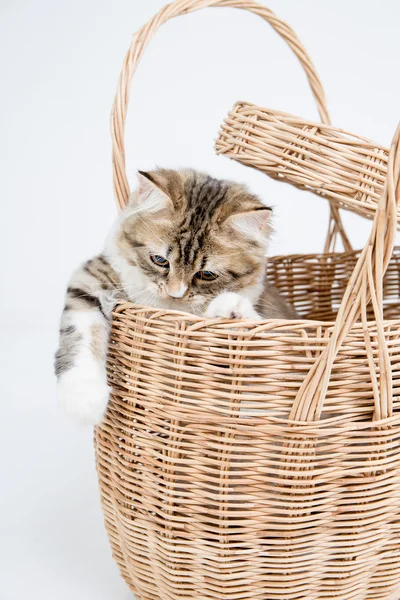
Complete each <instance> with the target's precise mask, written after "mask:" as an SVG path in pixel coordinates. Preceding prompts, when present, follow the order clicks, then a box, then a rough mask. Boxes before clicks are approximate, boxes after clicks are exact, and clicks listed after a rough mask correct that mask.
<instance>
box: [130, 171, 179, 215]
mask: <svg viewBox="0 0 400 600" xmlns="http://www.w3.org/2000/svg"><path fill="white" fill-rule="evenodd" d="M137 180H138V187H137V190H136V192H134V194H132V198H131V200H130V203H131V204H133V205H134V206H136V207H138V208H139V207H140V210H141V211H149V212H158V211H160V210H163V209H165V208H172V202H171V199H170V198H169V196H168V195H167V194H166V193H165V192H164V191H163V190H162V189H161V187H160V184H159V182H158V181H157V174H156V173H152V172H145V171H138V173H137Z"/></svg>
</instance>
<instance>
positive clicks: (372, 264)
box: [290, 124, 400, 421]
mask: <svg viewBox="0 0 400 600" xmlns="http://www.w3.org/2000/svg"><path fill="white" fill-rule="evenodd" d="M399 202H400V124H399V125H398V127H397V130H396V133H395V135H394V138H393V141H392V145H391V148H390V153H389V162H388V173H387V178H386V184H385V188H384V191H383V194H382V196H381V198H380V200H379V203H378V206H377V209H376V214H375V217H374V221H373V226H372V231H371V234H370V236H369V239H368V242H367V244H366V246H365V248H364V250H363V251H362V253H361V255H360V257H359V259H358V261H357V263H356V266H355V268H354V271H353V273H352V276H351V277H350V280H349V282H348V284H347V287H346V291H345V293H344V296H343V300H342V303H341V305H340V309H339V312H338V314H337V318H336V322H335V326H334V328H333V331H332V336H331V338H330V340H329V342H328V344H327V346H326V347H325V349H324V351H323V352H322V353H321V355H320V356H319V358H318V359H317V360H316V361H315V363H314V365H313V367H312V368H311V370H310V372H309V373H308V375H307V376H306V378H305V380H304V381H303V384H302V385H301V387H300V389H299V392H298V394H297V397H296V399H295V402H294V404H293V408H292V411H291V414H290V419H292V420H295V421H313V420H318V419H319V418H320V415H321V411H322V408H323V404H324V401H325V398H326V393H327V390H328V385H329V381H330V377H331V372H332V367H333V363H334V361H335V359H336V356H337V354H338V352H339V349H340V347H341V345H342V343H343V341H344V339H345V337H346V335H347V334H348V332H349V331H350V329H351V327H352V326H353V325H354V323H355V322H356V320H357V319H358V318H359V317H361V322H362V325H363V328H364V339H365V345H366V349H367V354H368V361H369V365H368V366H369V369H370V372H371V378H372V388H373V393H374V404H375V413H374V420H377V421H379V420H380V419H386V418H388V417H390V416H391V415H392V397H393V390H392V372H391V362H390V356H389V349H388V346H387V342H386V338H385V330H384V320H383V276H384V274H385V271H386V269H387V266H388V263H389V260H390V258H391V256H392V252H393V248H394V244H395V237H396V229H397V205H398V204H399ZM370 300H371V302H372V308H373V312H374V317H375V321H376V338H377V346H378V348H377V357H376V358H377V360H378V367H379V379H378V377H377V375H376V364H375V362H374V359H373V356H372V344H371V340H370V337H369V331H368V321H367V304H368V302H369V301H370Z"/></svg>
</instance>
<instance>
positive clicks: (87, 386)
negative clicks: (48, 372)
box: [58, 367, 110, 425]
mask: <svg viewBox="0 0 400 600" xmlns="http://www.w3.org/2000/svg"><path fill="white" fill-rule="evenodd" d="M58 387H59V391H60V396H61V403H62V405H63V408H64V410H65V412H66V414H67V415H68V416H69V417H70V418H71V419H72V420H73V421H75V422H78V423H80V424H82V425H97V424H99V423H101V421H102V419H103V417H104V413H105V411H106V408H107V403H108V397H109V394H110V388H109V387H108V385H107V379H106V374H105V370H104V369H100V368H98V369H86V368H82V367H81V368H80V367H73V368H72V369H70V370H68V371H66V372H65V373H63V374H62V375H61V377H60V380H59V384H58Z"/></svg>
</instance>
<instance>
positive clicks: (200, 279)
mask: <svg viewBox="0 0 400 600" xmlns="http://www.w3.org/2000/svg"><path fill="white" fill-rule="evenodd" d="M138 180H139V185H138V189H137V190H136V192H135V193H134V194H133V195H132V197H131V199H130V202H129V204H128V207H127V209H126V210H125V211H124V213H123V215H122V220H121V226H120V228H119V231H118V233H117V238H116V243H117V248H118V252H119V253H120V254H121V255H122V256H123V258H124V259H125V261H127V262H128V263H129V264H130V265H133V266H137V267H138V268H139V269H140V270H141V273H142V278H143V280H144V282H145V285H146V286H147V289H148V291H149V297H152V298H153V302H151V304H154V305H155V306H159V307H160V308H175V309H178V310H187V311H188V312H192V313H197V314H201V313H202V312H203V310H204V307H205V306H206V305H207V304H208V303H209V302H210V301H211V300H212V299H213V298H214V297H215V296H217V295H218V294H220V293H221V292H223V291H234V292H242V293H245V294H247V295H248V296H249V297H250V298H252V299H255V298H256V297H258V295H259V294H260V292H261V285H262V283H261V282H262V279H263V275H264V271H265V266H266V246H267V241H268V237H269V233H270V226H269V217H270V215H271V209H270V208H268V207H266V206H264V205H263V204H262V203H261V201H260V200H259V198H257V196H255V195H253V194H251V193H250V192H249V191H248V190H247V188H246V187H245V186H243V185H239V184H237V183H233V182H230V181H221V180H218V179H214V178H212V177H210V176H208V175H206V174H203V173H198V172H196V171H193V170H182V171H172V170H166V169H158V170H156V171H152V172H148V173H144V172H139V174H138Z"/></svg>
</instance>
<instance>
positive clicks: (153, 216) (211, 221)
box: [55, 169, 296, 424]
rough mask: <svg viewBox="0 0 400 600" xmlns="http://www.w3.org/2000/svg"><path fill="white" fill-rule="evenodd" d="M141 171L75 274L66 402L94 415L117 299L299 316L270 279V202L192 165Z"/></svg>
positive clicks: (63, 376) (66, 318) (60, 364)
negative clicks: (100, 247)
mask: <svg viewBox="0 0 400 600" xmlns="http://www.w3.org/2000/svg"><path fill="white" fill-rule="evenodd" d="M138 180H139V185H138V189H137V191H136V192H135V193H134V194H133V195H132V197H131V199H130V201H129V204H128V206H127V207H126V209H125V210H124V211H123V213H122V214H121V216H120V218H119V219H118V221H117V223H116V225H115V227H114V228H113V230H112V232H111V234H110V235H109V237H108V239H107V242H106V245H105V249H104V251H103V253H102V254H100V255H99V256H96V257H95V258H93V259H91V260H89V261H87V262H86V263H85V264H84V265H83V266H82V267H80V268H79V269H78V270H77V271H76V272H75V273H74V274H73V276H72V278H71V280H70V282H69V286H68V289H67V294H66V303H65V307H64V310H63V314H62V317H61V327H60V345H59V349H58V350H57V353H56V360H55V370H56V374H57V377H58V380H59V387H60V391H61V397H62V401H63V404H64V405H65V408H66V409H67V411H68V412H69V413H70V414H71V415H72V416H74V417H76V418H77V419H78V420H79V421H83V422H87V423H91V424H93V423H98V422H100V421H101V419H102V417H103V415H104V412H105V409H106V406H107V401H108V395H109V388H108V385H107V377H106V354H107V344H108V332H109V325H110V315H111V311H112V309H113V306H114V305H115V303H116V302H118V301H119V300H129V301H132V302H135V303H138V304H146V305H150V306H154V307H157V308H166V309H176V310H181V311H185V312H190V313H193V314H196V315H204V316H206V317H221V318H224V317H226V318H238V319H260V318H262V317H263V318H267V319H268V318H282V319H291V318H296V313H295V311H294V309H293V308H292V307H291V306H289V305H288V304H287V303H286V302H285V301H284V300H283V299H282V298H281V297H280V296H279V294H278V292H277V291H276V290H275V289H274V288H272V287H271V286H269V285H268V282H267V281H266V279H265V268H266V261H267V259H266V250H267V243H268V238H269V234H270V219H269V217H270V214H271V209H270V208H268V207H266V206H265V205H264V204H262V202H261V201H260V200H259V198H258V197H257V196H255V195H253V194H251V193H250V192H249V191H248V190H247V188H246V187H245V186H243V185H239V184H237V183H232V182H230V181H222V180H218V179H214V178H212V177H210V176H209V175H206V174H203V173H198V172H196V171H193V170H183V171H172V170H166V169H158V170H156V171H153V172H149V173H143V172H140V173H139V174H138ZM154 256H158V257H164V258H165V261H167V265H168V266H167V267H165V266H163V267H161V266H158V265H157V264H154V262H153V260H154ZM151 257H153V260H152V258H151ZM199 273H200V275H199ZM204 273H211V274H212V275H213V276H215V279H213V280H212V281H205V280H204V279H201V278H200V277H202V276H203V275H202V274H204Z"/></svg>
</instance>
